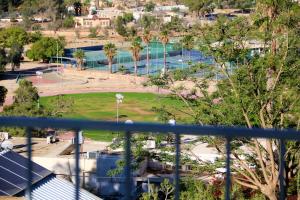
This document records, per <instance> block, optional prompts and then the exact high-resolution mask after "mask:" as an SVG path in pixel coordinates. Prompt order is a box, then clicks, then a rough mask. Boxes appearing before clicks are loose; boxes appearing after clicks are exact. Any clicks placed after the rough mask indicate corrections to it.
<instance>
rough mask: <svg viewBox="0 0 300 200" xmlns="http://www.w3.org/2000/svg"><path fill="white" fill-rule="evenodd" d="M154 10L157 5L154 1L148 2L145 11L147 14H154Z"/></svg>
mask: <svg viewBox="0 0 300 200" xmlns="http://www.w3.org/2000/svg"><path fill="white" fill-rule="evenodd" d="M154 8H155V4H154V3H153V2H152V1H150V2H148V3H147V4H146V5H145V11H146V12H153V10H154Z"/></svg>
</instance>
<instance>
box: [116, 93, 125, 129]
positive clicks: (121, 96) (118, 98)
mask: <svg viewBox="0 0 300 200" xmlns="http://www.w3.org/2000/svg"><path fill="white" fill-rule="evenodd" d="M116 99H117V123H119V104H120V103H122V102H123V99H124V96H123V95H122V94H116Z"/></svg>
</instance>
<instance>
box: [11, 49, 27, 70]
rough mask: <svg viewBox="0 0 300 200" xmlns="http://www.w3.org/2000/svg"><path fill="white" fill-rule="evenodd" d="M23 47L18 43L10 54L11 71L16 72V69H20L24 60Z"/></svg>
mask: <svg viewBox="0 0 300 200" xmlns="http://www.w3.org/2000/svg"><path fill="white" fill-rule="evenodd" d="M22 53H23V47H22V46H20V45H19V44H18V43H16V44H15V45H13V46H12V47H11V48H10V50H9V54H8V61H9V62H10V64H11V70H12V71H14V70H15V68H19V67H20V63H21V59H22Z"/></svg>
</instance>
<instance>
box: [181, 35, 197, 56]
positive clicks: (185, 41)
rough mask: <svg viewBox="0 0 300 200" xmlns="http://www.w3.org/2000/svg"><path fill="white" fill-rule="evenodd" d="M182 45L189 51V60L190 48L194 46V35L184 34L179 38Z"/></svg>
mask: <svg viewBox="0 0 300 200" xmlns="http://www.w3.org/2000/svg"><path fill="white" fill-rule="evenodd" d="M181 43H182V47H183V48H184V49H186V50H188V51H189V61H190V60H191V50H192V49H193V48H194V37H193V36H192V35H186V36H184V37H183V38H182V40H181Z"/></svg>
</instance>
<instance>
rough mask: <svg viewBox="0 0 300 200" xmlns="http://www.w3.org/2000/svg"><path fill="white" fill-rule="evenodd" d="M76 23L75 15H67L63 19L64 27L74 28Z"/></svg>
mask: <svg viewBox="0 0 300 200" xmlns="http://www.w3.org/2000/svg"><path fill="white" fill-rule="evenodd" d="M74 25H75V21H74V18H73V16H67V17H66V18H65V19H64V21H63V27H65V28H73V27H74Z"/></svg>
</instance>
